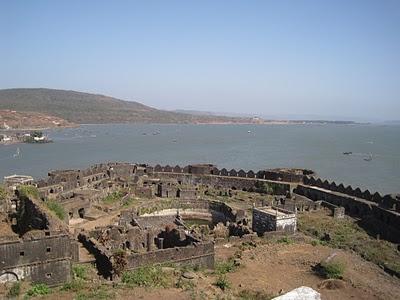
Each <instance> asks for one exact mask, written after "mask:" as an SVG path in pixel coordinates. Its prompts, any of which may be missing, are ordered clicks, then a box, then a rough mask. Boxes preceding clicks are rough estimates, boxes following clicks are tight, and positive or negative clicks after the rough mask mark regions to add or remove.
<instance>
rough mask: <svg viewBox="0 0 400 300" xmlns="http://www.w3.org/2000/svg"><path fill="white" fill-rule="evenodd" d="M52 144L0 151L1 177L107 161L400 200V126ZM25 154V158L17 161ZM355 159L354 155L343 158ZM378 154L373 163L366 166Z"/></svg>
mask: <svg viewBox="0 0 400 300" xmlns="http://www.w3.org/2000/svg"><path fill="white" fill-rule="evenodd" d="M48 134H49V136H50V137H51V138H52V139H53V140H54V143H51V144H42V145H33V144H20V145H10V146H0V176H6V175H10V174H28V175H32V176H34V177H35V178H40V177H45V176H46V174H47V171H48V170H50V169H63V168H69V169H71V168H85V167H87V166H89V165H91V164H94V163H100V162H106V161H121V162H122V161H127V162H141V163H142V162H143V163H149V164H157V163H159V164H170V165H176V164H179V165H181V166H184V165H186V164H189V163H195V162H210V163H214V164H216V165H217V166H218V167H219V168H222V167H225V168H227V169H231V168H236V169H237V170H239V169H241V168H242V169H245V170H250V169H252V170H254V171H257V170H260V169H264V168H275V167H300V168H309V169H313V170H315V171H316V172H317V173H318V175H319V176H320V177H322V178H327V179H330V180H335V181H336V183H344V184H351V185H352V186H353V187H357V186H358V187H361V188H368V189H369V190H370V191H379V192H381V193H396V192H400V126H376V125H354V126H340V125H321V126H317V125H299V126H295V125H290V126H287V125H272V126H271V125H270V126H264V125H132V124H129V125H125V124H123V125H120V124H118V125H83V126H81V127H80V128H73V129H62V130H51V131H48ZM17 147H19V148H20V155H19V156H18V157H13V156H14V154H15V153H16V151H17ZM345 151H352V152H353V154H352V155H349V156H347V155H343V154H342V153H343V152H345ZM370 154H372V160H371V161H365V160H364V158H366V157H369V156H370Z"/></svg>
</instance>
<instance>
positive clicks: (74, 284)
mask: <svg viewBox="0 0 400 300" xmlns="http://www.w3.org/2000/svg"><path fill="white" fill-rule="evenodd" d="M84 287H85V282H84V281H83V280H82V279H73V280H71V281H70V282H67V283H64V285H63V286H62V287H61V289H60V290H61V291H72V292H78V291H80V290H82V289H83V288H84Z"/></svg>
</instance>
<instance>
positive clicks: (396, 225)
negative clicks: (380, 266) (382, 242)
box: [296, 185, 400, 243]
mask: <svg viewBox="0 0 400 300" xmlns="http://www.w3.org/2000/svg"><path fill="white" fill-rule="evenodd" d="M296 193H299V194H301V195H304V196H306V197H308V198H310V199H312V200H315V201H318V200H323V201H326V202H329V203H331V204H334V205H336V206H342V207H344V208H345V212H346V214H348V215H350V216H353V217H357V218H361V222H360V224H363V225H364V226H365V228H368V230H370V231H372V232H374V233H376V234H379V235H380V237H382V238H385V239H387V240H389V241H392V242H396V243H398V242H400V214H399V213H398V212H397V211H392V210H387V209H385V208H383V207H381V206H379V205H378V203H376V202H372V201H367V200H365V199H362V198H357V197H354V196H349V195H347V194H344V193H340V192H334V191H331V190H327V189H324V188H319V187H313V186H305V185H299V186H298V187H297V188H296Z"/></svg>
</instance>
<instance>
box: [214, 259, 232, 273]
mask: <svg viewBox="0 0 400 300" xmlns="http://www.w3.org/2000/svg"><path fill="white" fill-rule="evenodd" d="M236 268H237V267H236V266H235V264H234V261H233V259H232V258H230V259H228V260H227V261H218V262H216V263H215V270H214V273H215V274H217V275H224V274H227V273H232V272H234V271H236Z"/></svg>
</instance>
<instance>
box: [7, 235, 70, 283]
mask: <svg viewBox="0 0 400 300" xmlns="http://www.w3.org/2000/svg"><path fill="white" fill-rule="evenodd" d="M0 257H1V258H2V259H1V261H0V274H2V273H6V272H13V273H15V274H16V275H17V278H18V280H22V279H25V280H28V281H32V282H34V283H46V284H48V285H56V284H61V283H64V282H66V281H68V280H69V278H70V272H71V249H70V240H69V236H68V235H66V234H61V235H54V236H51V235H50V236H45V237H43V238H39V239H32V240H27V239H24V240H18V241H13V242H5V243H2V244H0ZM0 276H1V275H0Z"/></svg>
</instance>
